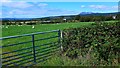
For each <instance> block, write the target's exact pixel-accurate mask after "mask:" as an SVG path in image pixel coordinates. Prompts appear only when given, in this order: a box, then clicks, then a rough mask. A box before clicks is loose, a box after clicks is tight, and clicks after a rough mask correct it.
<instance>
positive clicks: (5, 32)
mask: <svg viewBox="0 0 120 68" xmlns="http://www.w3.org/2000/svg"><path fill="white" fill-rule="evenodd" d="M109 22H111V23H113V24H114V21H107V22H106V23H109ZM110 25H112V24H110ZM114 25H115V24H114ZM92 26H96V23H94V22H80V23H60V24H40V25H34V26H33V25H22V26H20V25H15V26H13V25H12V26H11V25H9V26H8V25H7V26H4V27H3V28H2V37H6V36H18V35H22V34H29V33H35V32H45V31H51V30H58V29H60V30H63V31H65V30H66V33H67V32H68V33H67V35H66V36H65V37H67V40H70V41H68V44H71V42H75V41H77V42H78V43H79V41H82V38H83V37H85V36H90V37H93V36H94V35H93V36H91V35H92V34H94V32H97V31H95V30H96V29H97V26H96V28H95V29H92V28H94V27H92ZM98 26H99V25H98ZM89 27H90V30H89V29H87V28H89ZM91 27H92V28H91ZM102 27H104V26H101V25H100V26H99V29H98V30H101V31H103V30H102V29H103V28H102ZM106 27H107V26H106ZM74 28H75V29H74ZM77 28H78V29H77ZM82 28H83V29H82ZM104 28H105V27H104ZM79 29H80V30H82V31H81V33H80V34H79V35H75V34H76V33H79V32H80V30H79ZM105 29H106V28H105ZM70 30H73V31H72V32H70ZM74 31H75V32H74ZM69 32H70V33H69ZM103 32H104V34H105V31H103ZM71 33H72V34H71ZM88 33H91V35H90V34H89V35H85V34H88ZM81 34H83V35H82V36H81ZM53 35H54V36H57V35H58V33H57V32H56V33H49V34H44V35H36V36H35V40H37V39H41V38H47V37H52V36H53ZM69 35H71V36H70V37H69ZM105 35H106V36H107V34H105ZM79 37H80V40H79ZM95 37H100V38H101V37H102V38H103V39H106V38H104V37H103V36H95ZM113 37H114V36H113ZM69 38H72V39H73V40H72V39H69ZM74 38H76V39H74ZM108 38H109V37H108ZM110 38H111V37H110ZM83 39H84V40H87V39H86V37H85V38H83ZM90 39H92V38H90ZM95 39H96V38H95ZM116 39H117V38H116ZM30 40H32V39H31V37H30V36H26V37H21V38H19V39H18V38H17V39H7V40H5V41H2V46H4V45H7V44H13V43H19V42H25V41H30ZM57 40H58V38H52V39H48V40H42V41H37V42H35V45H38V46H40V45H42V44H46V43H50V42H55V44H56V45H58V43H56V42H58V41H57ZM87 41H90V40H87ZM83 42H84V41H83ZM85 43H87V42H85ZM53 44H54V43H53ZM65 44H66V43H65ZM68 44H67V45H65V46H68ZM92 44H93V45H94V44H97V43H96V42H93V43H92ZM105 44H106V42H105ZM113 44H114V42H113ZM51 45H52V44H50V45H48V46H46V47H49V46H51ZM74 45H76V44H74V43H72V45H70V47H71V46H72V47H73V48H74ZM115 45H116V44H115ZM30 46H32V43H31V42H30V43H27V44H22V45H20V46H13V47H8V48H5V49H3V50H2V51H3V52H9V51H12V50H18V49H23V48H27V47H30ZM63 46H64V44H63ZM95 46H96V45H95ZM44 47H45V46H41V47H40V48H39V47H38V48H37V49H38V50H40V52H41V51H42V48H43V49H44ZM92 48H93V47H89V48H87V49H86V50H87V51H88V52H89V51H90V49H92ZM49 49H50V48H49ZM93 49H94V48H93ZM51 50H52V49H51ZM69 50H70V48H69V47H68V51H65V52H64V54H62V56H61V55H60V54H58V53H57V54H54V55H53V56H52V57H54V58H51V59H50V60H47V61H45V62H42V63H39V64H37V66H51V65H52V66H59V65H63V66H71V65H77V66H78V65H82V66H83V65H111V64H107V63H106V61H103V60H102V61H100V62H99V61H98V60H97V58H98V56H99V55H98V54H99V53H98V52H94V51H91V53H90V54H89V53H88V54H87V53H85V51H84V48H83V52H82V51H81V52H78V53H79V57H78V58H77V59H71V58H69V57H67V56H66V55H65V54H67V53H68V54H70V55H71V54H74V50H73V51H69ZM75 50H76V49H75ZM80 50H81V49H80ZM28 51H30V52H31V51H32V50H31V49H30V50H24V51H21V52H20V53H23V52H28ZM78 51H79V50H78ZM43 53H44V52H43ZM59 53H60V52H59ZM82 53H83V55H82ZM15 54H18V53H17V52H16V53H13V54H7V55H3V57H6V56H11V55H15ZM91 55H92V59H91V60H90V61H88V60H89V56H91ZM94 55H95V56H96V57H97V58H96V57H93V56H94ZM22 56H25V55H22ZM113 56H114V55H113ZM18 57H19V56H18ZM31 57H32V56H28V57H25V58H31ZM115 57H117V58H118V56H115ZM86 58H87V59H86ZM6 60H11V59H6ZM19 60H21V59H17V61H19ZM112 61H114V64H112V65H117V64H118V62H117V60H116V59H114V60H112ZM12 62H16V61H12ZM101 62H102V63H101Z"/></svg>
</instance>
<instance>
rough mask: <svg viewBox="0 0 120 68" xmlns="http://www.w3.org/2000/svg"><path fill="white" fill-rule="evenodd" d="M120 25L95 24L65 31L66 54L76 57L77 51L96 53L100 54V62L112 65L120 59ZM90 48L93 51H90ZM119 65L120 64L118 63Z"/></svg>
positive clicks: (116, 23)
mask: <svg viewBox="0 0 120 68" xmlns="http://www.w3.org/2000/svg"><path fill="white" fill-rule="evenodd" d="M119 23H120V22H115V23H108V22H105V23H104V22H99V23H95V24H94V23H93V26H92V27H83V28H71V29H66V30H63V38H64V39H63V45H64V46H63V47H64V52H67V53H66V54H67V55H66V56H69V55H73V54H74V55H75V52H74V51H75V50H81V52H83V53H84V54H87V53H89V52H91V51H94V52H95V53H94V54H96V53H97V54H98V55H97V56H98V57H97V59H98V60H99V62H101V61H102V60H104V61H105V62H107V63H108V64H112V63H113V61H114V59H115V60H118V59H119V58H120V57H119V56H118V54H119V52H120V50H119V49H120V42H119V41H120V40H119V34H120V31H119V28H120V25H118V24H119ZM90 48H92V49H91V50H89V49H90ZM68 50H69V51H68ZM73 50H74V51H73ZM85 51H86V53H85ZM71 53H72V54H71ZM78 53H79V52H78V51H77V54H78ZM71 58H73V57H71ZM74 58H75V57H74ZM118 63H120V62H119V61H118Z"/></svg>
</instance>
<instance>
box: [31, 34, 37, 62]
mask: <svg viewBox="0 0 120 68" xmlns="http://www.w3.org/2000/svg"><path fill="white" fill-rule="evenodd" d="M32 46H33V57H34V63H36V56H35V41H34V34H33V35H32Z"/></svg>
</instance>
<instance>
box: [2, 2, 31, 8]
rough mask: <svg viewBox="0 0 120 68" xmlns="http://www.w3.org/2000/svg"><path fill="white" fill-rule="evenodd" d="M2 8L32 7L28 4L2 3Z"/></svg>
mask: <svg viewBox="0 0 120 68" xmlns="http://www.w3.org/2000/svg"><path fill="white" fill-rule="evenodd" d="M2 6H4V7H10V8H28V7H31V6H33V5H32V4H29V3H28V2H5V3H4V2H3V3H2Z"/></svg>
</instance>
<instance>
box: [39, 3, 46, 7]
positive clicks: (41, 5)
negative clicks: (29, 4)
mask: <svg viewBox="0 0 120 68" xmlns="http://www.w3.org/2000/svg"><path fill="white" fill-rule="evenodd" d="M47 5H48V4H46V3H40V4H38V6H40V7H44V6H47Z"/></svg>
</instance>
